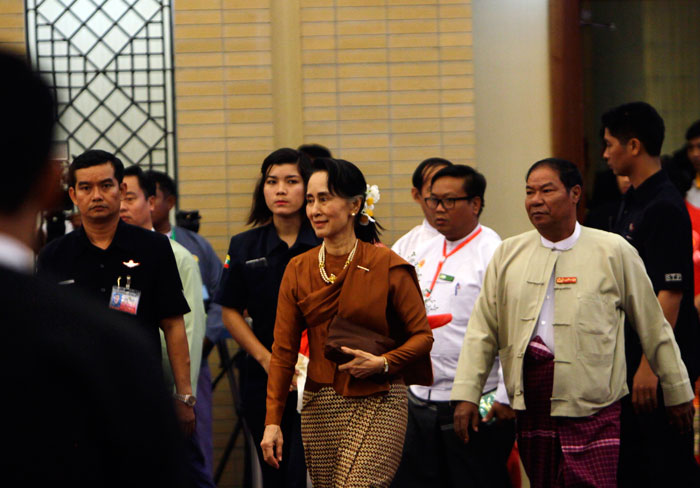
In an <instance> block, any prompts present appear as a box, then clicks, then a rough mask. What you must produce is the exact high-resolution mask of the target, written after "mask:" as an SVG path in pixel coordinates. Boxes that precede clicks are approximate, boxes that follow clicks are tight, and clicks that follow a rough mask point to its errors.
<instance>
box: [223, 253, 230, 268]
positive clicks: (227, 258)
mask: <svg viewBox="0 0 700 488" xmlns="http://www.w3.org/2000/svg"><path fill="white" fill-rule="evenodd" d="M229 264H231V256H229V255H228V254H227V255H226V259H225V260H224V269H228V266H229Z"/></svg>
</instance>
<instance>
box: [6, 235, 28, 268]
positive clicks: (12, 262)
mask: <svg viewBox="0 0 700 488" xmlns="http://www.w3.org/2000/svg"><path fill="white" fill-rule="evenodd" d="M0 265H2V266H5V267H7V268H10V269H13V270H15V271H18V272H20V273H27V274H31V273H32V270H33V269H34V253H33V252H32V250H31V249H29V248H28V247H27V246H26V245H25V244H24V243H22V242H20V241H18V240H17V239H15V238H14V237H11V236H9V235H7V234H2V233H0Z"/></svg>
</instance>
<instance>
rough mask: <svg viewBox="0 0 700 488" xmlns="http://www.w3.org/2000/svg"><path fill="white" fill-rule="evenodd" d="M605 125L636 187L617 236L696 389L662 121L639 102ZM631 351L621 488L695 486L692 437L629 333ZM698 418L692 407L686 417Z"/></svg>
mask: <svg viewBox="0 0 700 488" xmlns="http://www.w3.org/2000/svg"><path fill="white" fill-rule="evenodd" d="M602 125H603V130H604V134H603V138H604V141H605V153H604V154H603V157H604V158H605V159H606V161H607V163H608V165H609V166H610V167H611V168H612V170H613V172H614V173H615V174H616V175H622V176H628V177H629V179H630V182H631V184H632V187H631V188H630V189H629V190H628V192H627V193H626V194H625V195H624V197H623V202H622V205H621V207H620V211H619V212H618V215H617V218H616V221H615V224H614V230H615V232H617V233H618V234H620V235H622V236H623V237H625V238H626V239H627V240H628V242H630V244H632V245H633V246H634V247H635V248H636V249H637V251H638V252H639V254H640V256H641V258H642V260H643V261H644V264H645V266H646V270H647V274H648V275H649V278H650V279H651V282H652V285H653V286H654V291H655V292H656V294H657V298H658V300H659V303H660V304H661V308H662V309H663V311H664V316H665V317H666V320H667V321H668V322H669V323H670V324H671V326H672V327H673V328H674V333H675V336H676V341H677V342H678V346H679V348H680V350H681V356H682V358H683V361H684V362H685V364H686V367H687V368H688V376H689V377H690V380H691V381H692V382H694V381H695V379H696V378H697V377H698V360H699V359H700V358H699V357H698V354H699V352H700V351H699V348H700V342H699V341H700V326H699V324H698V315H697V312H696V311H695V308H694V306H693V262H692V235H691V226H690V218H689V216H688V212H687V210H686V207H685V204H684V202H683V198H682V197H681V195H680V194H679V193H678V191H677V190H676V188H675V187H674V186H673V184H672V183H671V182H670V180H669V178H668V176H667V175H666V173H665V172H664V171H662V170H661V160H660V158H659V154H660V152H661V145H662V143H663V138H664V123H663V120H662V119H661V117H660V116H659V114H658V113H657V112H656V110H654V108H653V107H651V106H650V105H648V104H646V103H643V102H635V103H629V104H626V105H622V106H620V107H616V108H614V109H612V110H610V111H608V112H607V113H606V114H605V115H603V118H602ZM625 348H626V358H627V378H628V379H627V381H628V386H629V389H630V392H631V396H628V397H625V399H623V410H622V418H621V447H620V470H619V476H618V479H619V483H620V486H661V485H662V484H668V485H676V486H691V485H692V486H695V485H696V484H697V483H700V469H699V468H698V465H697V463H695V460H694V458H693V433H692V431H691V432H681V433H679V432H676V431H674V430H673V429H672V428H671V426H670V425H669V424H668V421H667V419H666V415H665V411H664V409H663V392H662V391H661V389H660V388H659V387H658V378H657V377H656V375H655V374H654V372H653V371H652V370H651V368H650V367H649V363H648V362H647V360H646V358H645V357H644V355H643V354H642V350H641V347H640V343H639V338H638V337H637V336H636V334H635V333H634V331H633V330H632V329H631V328H630V327H626V329H625ZM693 412H694V411H693V408H692V405H691V406H689V410H688V415H689V416H692V415H693ZM691 425H692V424H691ZM674 481H675V483H674ZM688 483H689V484H688Z"/></svg>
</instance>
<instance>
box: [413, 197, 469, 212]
mask: <svg viewBox="0 0 700 488" xmlns="http://www.w3.org/2000/svg"><path fill="white" fill-rule="evenodd" d="M472 198H473V197H450V198H435V197H428V198H425V199H424V200H425V204H426V205H427V206H428V208H430V209H432V210H435V209H436V208H438V205H440V204H441V203H442V206H443V208H444V209H445V210H449V209H451V208H455V202H456V201H457V200H471V199H472Z"/></svg>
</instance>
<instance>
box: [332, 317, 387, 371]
mask: <svg viewBox="0 0 700 488" xmlns="http://www.w3.org/2000/svg"><path fill="white" fill-rule="evenodd" d="M395 344H396V342H395V341H394V340H393V339H391V338H390V337H387V336H385V335H382V334H379V333H377V332H374V331H373V330H371V329H368V328H367V327H363V326H361V325H357V324H355V323H353V322H350V321H349V320H347V319H344V318H342V317H340V316H338V315H336V316H335V318H333V320H332V321H331V324H330V325H329V326H328V338H327V339H326V345H325V346H324V347H323V355H324V356H325V357H326V359H330V360H331V361H333V362H334V363H336V364H344V363H347V362H348V361H350V360H352V359H353V358H354V357H355V356H353V355H352V354H345V353H344V352H343V351H341V350H340V348H341V347H343V346H345V347H349V348H350V349H360V350H362V351H365V352H368V353H370V354H374V355H375V356H381V355H382V354H384V353H385V352H387V351H391V350H392V349H394V346H395Z"/></svg>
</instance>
